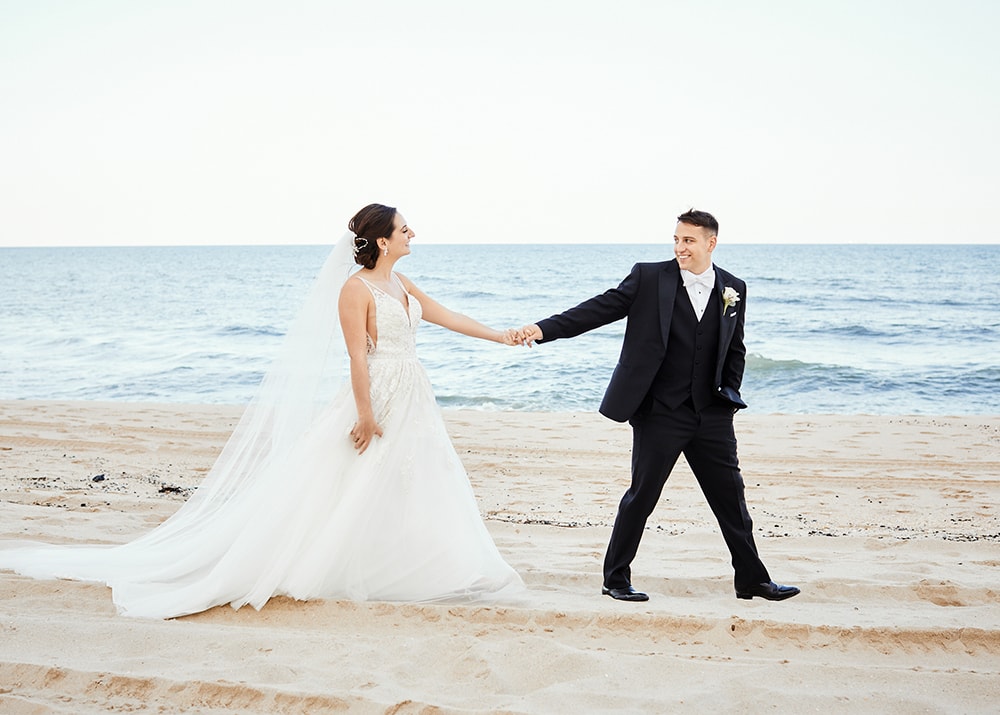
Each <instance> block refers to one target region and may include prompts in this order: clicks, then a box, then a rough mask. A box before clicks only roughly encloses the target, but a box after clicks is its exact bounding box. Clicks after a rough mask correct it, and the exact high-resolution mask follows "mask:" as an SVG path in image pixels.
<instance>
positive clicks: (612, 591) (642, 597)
mask: <svg viewBox="0 0 1000 715" xmlns="http://www.w3.org/2000/svg"><path fill="white" fill-rule="evenodd" d="M601 593H602V594H604V595H605V596H611V598H613V599H615V600H616V601H648V600H649V596H647V595H646V594H644V593H643V592H642V591H636V590H635V589H634V588H632V587H631V586H628V587H626V588H607V587H604V588H602V589H601Z"/></svg>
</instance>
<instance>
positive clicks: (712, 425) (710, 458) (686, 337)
mask: <svg viewBox="0 0 1000 715" xmlns="http://www.w3.org/2000/svg"><path fill="white" fill-rule="evenodd" d="M677 221H678V223H677V228H676V231H675V233H674V255H675V259H674V260H671V261H665V262H662V263H638V264H636V265H635V267H633V269H632V272H631V273H630V274H629V275H628V277H626V278H625V280H623V281H622V282H621V284H620V285H619V286H618V287H617V288H614V289H612V290H609V291H607V292H605V293H603V294H601V295H599V296H596V297H594V298H591V299H590V300H587V301H584V302H583V303H581V304H580V305H578V306H576V307H575V308H570V309H569V310H567V311H566V312H564V313H560V314H559V315H554V316H552V317H551V318H548V319H546V320H541V321H539V322H538V323H537V324H534V325H529V326H526V327H524V328H522V335H523V337H524V339H525V341H526V342H528V343H529V344H530V342H531V341H535V342H538V343H545V342H549V341H550V340H558V339H559V338H572V337H575V336H577V335H580V334H581V333H584V332H586V331H588V330H593V329H594V328H598V327H600V326H602V325H606V324H608V323H611V322H614V321H616V320H620V319H621V318H627V319H628V322H627V323H626V326H625V340H624V343H623V345H622V351H621V357H620V358H619V360H618V366H617V367H616V368H615V371H614V374H613V375H612V376H611V383H610V384H609V385H608V389H607V392H606V393H605V395H604V401H603V402H602V403H601V409H600V411H601V414H603V415H604V416H605V417H609V418H611V419H613V420H615V421H617V422H625V421H626V420H627V421H628V422H629V423H630V424H631V425H632V485H631V486H630V487H629V489H628V491H626V492H625V496H623V497H622V500H621V503H620V504H619V506H618V516H617V517H616V518H615V525H614V529H613V530H612V532H611V541H610V543H609V544H608V552H607V555H606V556H605V559H604V588H603V589H602V592H603V593H604V594H606V595H608V596H611V597H612V598H614V599H617V600H620V601H646V600H649V597H648V596H647V595H646V594H645V593H642V592H640V591H637V590H635V589H634V588H633V587H632V571H631V563H632V560H633V559H634V558H635V555H636V552H637V551H638V549H639V540H640V539H641V538H642V532H643V530H644V528H645V526H646V519H647V518H648V517H649V515H650V514H651V513H652V511H653V508H654V507H655V506H656V502H657V500H658V499H659V497H660V492H661V491H662V489H663V485H664V484H665V483H666V480H667V477H668V476H669V475H670V471H671V469H672V468H673V466H674V463H675V462H676V461H677V458H678V457H679V456H680V455H681V454H682V453H683V454H684V457H685V458H686V459H687V463H688V465H689V466H690V467H691V471H693V472H694V475H695V477H696V478H697V480H698V484H699V485H700V486H701V489H702V492H703V493H704V494H705V498H706V499H707V500H708V504H709V506H710V507H711V508H712V512H713V513H714V514H715V517H716V519H717V520H718V522H719V527H720V528H721V529H722V536H723V538H724V539H725V541H726V545H727V546H728V547H729V552H730V554H731V555H732V561H733V568H734V569H735V572H736V574H735V585H736V596H737V598H753V597H754V596H759V597H761V598H766V599H768V600H771V601H781V600H783V599H786V598H791V597H792V596H794V595H795V594H797V593H798V592H799V589H797V588H796V587H794V586H780V585H778V584H776V583H774V582H773V581H771V577H770V576H769V575H768V573H767V569H766V568H765V567H764V564H763V563H762V562H761V560H760V558H759V557H758V555H757V547H756V545H755V544H754V540H753V523H752V522H751V520H750V514H749V513H748V511H747V506H746V501H745V500H744V496H743V477H742V475H741V474H740V468H739V462H738V460H737V458H736V435H735V432H734V431H733V414H734V413H735V412H736V410H738V409H740V408H743V407H746V403H744V402H743V400H742V399H741V398H740V384H741V382H742V381H743V366H744V362H745V356H746V348H745V346H744V345H743V323H744V318H745V315H746V284H745V283H744V282H743V281H741V280H740V279H739V278H737V277H736V276H734V275H732V274H731V273H727V272H726V271H724V270H722V269H721V268H717V267H714V266H713V265H712V251H713V250H714V249H715V244H716V236H717V234H718V231H719V224H718V222H717V221H716V220H715V218H714V217H713V216H712V215H711V214H708V213H705V212H704V211H695V210H691V211H688V212H687V213H684V214H682V215H680V216H678V217H677Z"/></svg>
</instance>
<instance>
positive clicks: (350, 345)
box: [338, 280, 382, 454]
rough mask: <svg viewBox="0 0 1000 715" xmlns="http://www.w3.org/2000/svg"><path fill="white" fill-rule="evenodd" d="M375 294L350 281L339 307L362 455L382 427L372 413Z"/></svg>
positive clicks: (354, 435)
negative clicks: (370, 331)
mask: <svg viewBox="0 0 1000 715" xmlns="http://www.w3.org/2000/svg"><path fill="white" fill-rule="evenodd" d="M372 303H373V300H372V295H371V292H370V291H369V290H368V289H367V288H366V287H365V286H364V284H362V283H361V281H357V280H348V281H347V282H346V283H345V284H344V287H343V288H341V290H340V301H339V305H338V309H339V313H340V328H341V331H343V333H344V342H345V343H347V355H348V358H349V359H350V363H351V389H352V390H353V391H354V404H355V406H356V407H357V410H358V421H357V422H355V423H354V427H352V428H351V440H352V441H353V443H354V448H355V449H357V450H358V453H359V454H361V453H362V452H364V451H365V450H366V449H368V445H369V444H371V441H372V439H373V437H374V436H375V435H378V436H379V437H381V436H382V428H381V427H379V426H378V423H377V422H375V413H374V411H373V410H372V398H371V382H370V377H369V375H368V312H369V310H370V308H371V307H372Z"/></svg>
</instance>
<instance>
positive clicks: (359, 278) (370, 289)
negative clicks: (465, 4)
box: [355, 276, 385, 298]
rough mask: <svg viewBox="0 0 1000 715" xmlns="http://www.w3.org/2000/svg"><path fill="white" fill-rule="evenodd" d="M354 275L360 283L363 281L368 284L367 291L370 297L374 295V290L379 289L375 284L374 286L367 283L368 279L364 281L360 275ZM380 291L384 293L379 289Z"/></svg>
mask: <svg viewBox="0 0 1000 715" xmlns="http://www.w3.org/2000/svg"><path fill="white" fill-rule="evenodd" d="M355 277H356V278H357V279H358V280H359V281H361V282H362V283H364V284H365V285H366V286H368V291H369V292H370V293H371V294H372V297H373V298H374V297H375V291H376V290H379V288H378V287H377V286H374V285H372V284H371V283H369V282H368V281H366V280H365V279H364V278H362V277H361V276H355ZM381 292H383V293H384V292H385V291H381Z"/></svg>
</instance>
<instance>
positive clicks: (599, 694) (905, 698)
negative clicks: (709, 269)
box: [0, 401, 1000, 715]
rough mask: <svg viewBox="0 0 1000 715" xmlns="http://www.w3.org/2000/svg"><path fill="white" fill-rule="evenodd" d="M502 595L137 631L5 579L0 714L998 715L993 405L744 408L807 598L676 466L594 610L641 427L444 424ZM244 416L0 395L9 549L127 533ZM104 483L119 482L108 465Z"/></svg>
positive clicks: (511, 417)
mask: <svg viewBox="0 0 1000 715" xmlns="http://www.w3.org/2000/svg"><path fill="white" fill-rule="evenodd" d="M445 414H446V419H447V422H448V426H449V431H450V433H451V434H452V437H453V439H454V442H455V445H456V448H457V449H458V452H459V454H460V455H461V456H462V459H463V461H464V462H465V465H466V468H467V469H468V471H469V475H470V479H471V480H472V483H473V487H474V488H475V490H476V494H477V497H478V499H479V504H480V508H481V511H482V513H483V515H484V517H485V519H486V523H487V526H488V528H489V530H490V532H491V533H492V534H493V536H494V538H495V539H496V541H497V544H498V546H499V548H500V550H501V552H503V553H504V555H505V556H506V558H507V559H508V561H509V562H510V563H511V564H512V565H513V566H514V567H515V568H516V569H517V570H518V571H519V572H520V573H521V574H522V575H523V577H524V579H525V581H526V583H527V585H528V587H529V589H530V590H529V594H528V597H527V599H526V601H525V603H524V604H522V605H519V606H516V607H510V606H497V605H493V606H489V607H484V606H481V605H480V606H469V605H409V604H387V603H351V602H340V601H314V602H308V603H302V602H295V601H291V600H289V599H272V601H270V602H269V603H268V604H267V605H266V606H265V607H264V608H263V609H262V610H261V611H259V612H258V611H255V610H253V609H250V608H244V609H241V610H239V611H234V610H233V609H231V608H229V607H220V608H215V609H213V610H211V611H208V612H205V613H201V614H197V615H194V616H190V617H187V618H182V619H176V620H170V621H149V620H137V619H129V618H123V617H120V616H118V615H116V613H115V609H114V607H113V605H112V603H111V600H110V593H109V591H108V589H107V588H105V587H103V586H99V585H94V584H83V583H77V582H69V581H33V580H31V579H27V578H23V577H21V576H17V575H14V574H12V573H10V572H0V713H12V714H15V715H17V714H21V713H74V714H76V713H91V712H108V711H114V712H138V713H153V712H155V713H174V712H199V713H223V712H240V713H258V712H260V713H265V712H266V713H272V712H276V713H325V712H359V713H464V712H476V713H486V712H489V713H601V712H608V713H611V712H614V713H663V712H672V713H673V712H678V713H687V712H749V713H760V712H786V711H787V712H791V711H794V712H803V711H804V712H822V713H848V712H850V713H979V712H997V711H998V708H1000V706H998V704H997V703H998V702H1000V700H998V696H1000V685H998V683H1000V678H998V677H997V676H998V671H1000V604H998V596H1000V507H998V504H1000V416H990V417H982V416H970V417H871V416H818V415H809V416H803V415H755V414H752V413H744V414H741V415H739V416H738V417H737V431H738V434H739V436H740V458H741V461H742V465H743V470H744V476H745V478H746V482H747V498H748V502H749V504H750V510H751V514H752V515H753V516H754V520H755V523H756V533H757V544H758V547H759V549H760V551H761V555H762V557H763V558H764V561H765V563H767V565H768V567H769V569H770V570H771V573H772V575H773V576H774V578H775V580H778V581H780V582H783V583H792V584H796V585H798V586H800V587H801V588H802V594H801V595H799V596H798V597H796V598H793V599H791V600H789V601H784V602H781V603H770V602H766V601H761V600H759V599H755V600H753V601H741V600H737V599H736V598H735V597H734V593H733V588H732V571H731V567H730V566H729V563H728V555H727V553H726V551H725V548H724V545H723V543H722V538H721V536H720V535H719V533H718V531H717V528H716V527H715V525H714V522H713V520H712V517H711V514H710V513H709V510H708V507H707V506H706V505H705V503H704V501H703V499H702V497H701V494H700V492H699V491H698V488H697V485H696V483H695V481H694V477H693V476H692V475H691V473H690V471H689V470H688V469H687V467H686V466H684V465H683V464H681V465H678V468H677V469H676V470H675V471H674V474H673V476H672V477H671V479H670V481H669V482H668V484H667V487H666V490H665V492H664V497H663V499H662V500H661V502H660V505H659V507H658V508H657V511H656V512H655V513H654V515H653V517H652V519H651V520H650V522H649V528H648V530H647V532H646V535H645V537H644V540H643V543H642V547H641V548H640V552H639V556H638V558H637V560H636V562H635V563H634V566H633V580H634V582H635V585H636V587H638V588H640V589H642V590H645V591H648V592H649V593H650V596H651V600H650V601H649V602H648V603H639V604H633V603H620V602H616V601H613V600H612V599H610V598H607V597H602V596H601V595H600V586H601V576H600V566H601V559H602V556H603V552H604V547H605V545H606V543H607V539H608V535H609V533H610V526H611V523H612V520H613V518H614V513H615V507H616V505H617V502H618V499H619V498H620V496H621V493H622V491H623V490H624V489H625V487H626V486H627V481H628V465H629V449H630V432H629V429H628V427H627V426H623V425H617V424H615V423H612V422H609V421H608V420H606V419H604V418H602V417H600V416H599V415H596V414H540V413H497V412H473V411H449V412H446V413H445ZM238 416H239V409H238V408H233V407H218V406H188V405H149V404H128V403H90V402H88V403H80V402H31V401H9V402H0V539H9V538H32V539H38V540H45V541H53V542H67V543H69V542H92V541H94V542H105V543H115V542H121V541H126V540H128V539H129V538H130V537H131V536H133V535H136V534H139V533H142V532H143V531H145V530H147V529H149V528H151V527H152V526H154V525H155V524H157V523H159V522H160V521H162V520H163V519H164V518H165V517H166V516H168V515H169V514H170V513H171V512H172V511H173V510H175V509H176V508H177V507H178V505H179V504H180V503H181V501H183V499H184V498H185V495H187V494H189V493H190V491H191V489H192V488H194V487H195V486H196V485H197V484H198V482H199V480H200V479H201V478H202V477H203V476H204V474H205V473H206V471H207V470H208V468H209V467H210V466H211V463H212V461H213V459H214V457H215V455H216V454H217V453H218V451H219V450H220V449H221V447H222V444H223V443H224V441H225V439H226V437H227V435H228V432H229V430H230V429H231V428H232V426H233V425H234V424H235V421H236V419H237V418H238ZM101 475H103V477H102V476H101Z"/></svg>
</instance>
